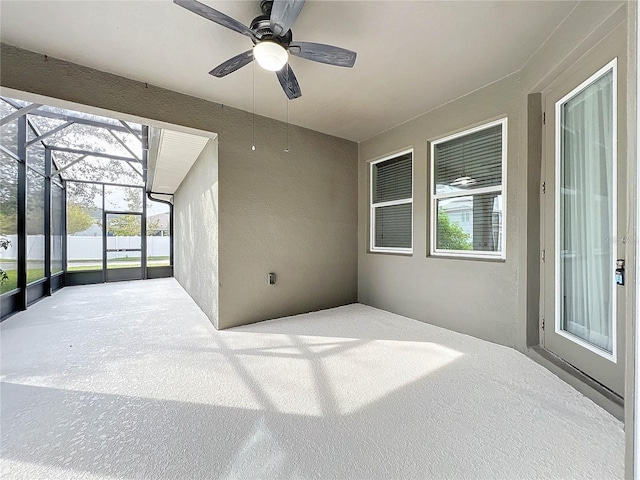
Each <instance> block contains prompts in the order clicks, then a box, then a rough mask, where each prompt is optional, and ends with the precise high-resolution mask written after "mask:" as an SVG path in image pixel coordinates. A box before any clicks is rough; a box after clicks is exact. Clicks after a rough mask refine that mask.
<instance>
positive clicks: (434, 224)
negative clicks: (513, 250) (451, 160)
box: [429, 117, 508, 260]
mask: <svg viewBox="0 0 640 480" xmlns="http://www.w3.org/2000/svg"><path fill="white" fill-rule="evenodd" d="M507 124H508V117H502V118H499V119H498V120H493V121H490V122H486V123H483V124H481V125H478V126H476V127H473V128H468V129H465V130H463V131H461V132H458V133H455V134H453V135H448V136H446V137H442V138H438V139H436V140H433V141H431V142H430V146H429V155H430V159H429V199H430V215H431V219H430V222H429V227H430V229H431V232H430V241H429V255H430V256H433V257H443V258H447V257H449V258H463V259H476V260H477V259H481V260H505V259H506V258H507V252H506V250H507V248H506V247H507V245H506V243H507V242H506V232H507V196H506V192H507V145H508V142H507V134H508V128H507ZM496 125H501V126H502V144H501V149H502V152H501V153H502V155H501V157H502V158H501V162H502V169H501V172H502V181H501V182H500V185H497V186H493V187H481V188H469V189H467V190H464V191H460V192H447V193H440V194H436V193H435V191H436V188H435V147H436V146H437V145H440V144H442V143H446V142H449V141H451V140H455V139H457V138H461V137H464V136H467V135H471V134H473V133H476V132H480V131H482V130H486V129H488V128H491V127H495V126H496ZM495 192H498V193H499V194H500V195H502V246H501V247H502V248H501V249H500V250H499V251H495V252H493V251H484V250H448V249H443V248H440V249H439V248H436V246H437V235H438V211H437V208H438V207H437V205H438V200H443V199H448V198H458V197H469V196H475V195H481V194H485V193H495Z"/></svg>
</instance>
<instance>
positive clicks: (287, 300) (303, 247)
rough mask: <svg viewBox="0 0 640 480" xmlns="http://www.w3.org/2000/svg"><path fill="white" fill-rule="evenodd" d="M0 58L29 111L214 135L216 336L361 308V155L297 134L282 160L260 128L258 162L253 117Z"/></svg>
mask: <svg viewBox="0 0 640 480" xmlns="http://www.w3.org/2000/svg"><path fill="white" fill-rule="evenodd" d="M0 53H1V58H0V62H1V63H2V73H1V75H0V83H1V85H2V86H3V87H7V88H10V89H15V90H19V91H22V92H27V95H29V94H32V95H31V97H30V98H31V99H34V98H38V96H44V97H47V98H42V100H43V101H44V102H45V103H46V101H47V99H60V100H63V101H67V102H75V103H77V104H81V105H88V106H91V107H97V108H98V109H103V110H104V111H108V112H114V113H117V114H118V115H119V116H120V117H121V118H125V119H135V120H138V121H139V120H144V121H145V122H146V123H148V124H150V125H152V126H156V127H167V126H168V127H169V128H171V126H172V125H180V126H185V127H190V128H193V129H198V130H201V131H205V132H213V133H217V134H218V180H219V182H218V202H219V204H218V282H219V297H218V311H219V316H218V327H219V328H227V327H231V326H234V325H240V324H244V323H250V322H255V321H259V320H266V319H269V318H275V317H279V316H282V315H292V314H296V313H301V312H306V311H311V310H316V309H322V308H328V307H335V306H338V305H343V304H347V303H352V302H354V301H355V300H356V294H357V250H356V248H357V207H356V202H357V190H356V183H357V180H356V178H357V149H358V146H357V144H355V143H353V142H350V141H347V140H343V139H339V138H336V137H331V136H328V135H324V134H321V133H318V132H313V131H311V130H307V129H303V128H298V127H293V126H292V127H290V146H289V148H290V152H289V153H285V152H284V148H285V146H286V124H284V123H282V122H277V121H275V120H270V119H266V118H263V117H259V116H258V117H256V126H255V132H256V151H255V152H254V151H252V150H251V138H252V131H253V130H252V115H251V114H250V113H247V112H243V111H240V110H235V109H233V108H229V107H226V106H223V105H219V104H215V103H211V102H207V101H205V100H202V99H199V98H195V97H190V96H187V95H183V94H180V93H176V92H172V91H169V90H165V89H162V88H158V87H154V86H152V85H147V84H144V83H140V82H136V81H133V80H129V79H126V78H123V77H119V76H116V75H112V74H109V73H105V72H100V71H97V70H94V69H91V68H87V67H84V66H81V65H77V64H73V63H69V62H65V61H62V60H58V59H55V58H51V57H49V58H46V57H44V56H43V55H40V54H36V53H33V52H29V51H27V50H22V49H19V48H16V47H12V46H8V45H5V44H3V45H2V48H1V51H0ZM33 94H35V95H33ZM121 114H124V116H123V115H121ZM185 198H186V197H185ZM181 208H182V207H181ZM180 248H181V247H180V246H179V245H176V249H180ZM198 253H200V252H198ZM208 253H210V252H207V251H205V252H202V255H206V254H208ZM269 272H276V274H277V275H278V283H277V285H275V286H271V287H269V285H268V284H267V274H268V273H269ZM214 322H215V320H214Z"/></svg>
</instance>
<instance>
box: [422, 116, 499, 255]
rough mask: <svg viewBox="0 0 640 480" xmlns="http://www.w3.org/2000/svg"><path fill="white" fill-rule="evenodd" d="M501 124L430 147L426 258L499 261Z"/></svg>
mask: <svg viewBox="0 0 640 480" xmlns="http://www.w3.org/2000/svg"><path fill="white" fill-rule="evenodd" d="M506 139H507V119H506V118H504V119H502V120H498V121H496V122H491V123H488V124H486V125H482V126H480V127H477V128H473V129H471V130H467V131H464V132H461V133H458V134H456V135H451V136H449V137H446V138H442V139H440V140H437V141H434V142H432V143H431V254H432V255H438V254H441V255H448V256H451V255H453V256H463V257H476V258H486V257H489V258H504V221H505V202H504V192H505V181H506Z"/></svg>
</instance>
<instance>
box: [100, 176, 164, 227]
mask: <svg viewBox="0 0 640 480" xmlns="http://www.w3.org/2000/svg"><path fill="white" fill-rule="evenodd" d="M140 193H141V191H140V189H137V188H130V189H129V190H127V191H126V192H125V194H124V200H125V201H126V202H127V209H128V210H129V211H130V212H142V196H141V195H140ZM140 219H141V216H140V215H116V216H114V217H113V218H111V219H110V220H109V224H108V229H109V233H110V234H112V235H115V236H117V237H136V236H139V235H140V231H141V225H140ZM147 220H148V219H147ZM159 227H160V223H159V221H158V220H152V221H149V220H148V221H147V232H153V231H157V230H158V229H159Z"/></svg>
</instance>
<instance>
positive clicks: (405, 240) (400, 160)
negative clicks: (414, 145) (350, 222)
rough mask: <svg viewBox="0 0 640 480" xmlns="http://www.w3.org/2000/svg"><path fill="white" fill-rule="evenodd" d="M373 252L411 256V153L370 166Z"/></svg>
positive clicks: (371, 245) (371, 247)
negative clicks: (407, 254)
mask: <svg viewBox="0 0 640 480" xmlns="http://www.w3.org/2000/svg"><path fill="white" fill-rule="evenodd" d="M370 165H371V166H370V168H371V171H370V177H369V178H370V179H371V200H370V201H371V222H370V225H371V227H370V229H371V240H370V250H371V251H372V252H396V253H411V252H412V248H413V241H412V236H413V151H412V150H409V151H406V152H402V153H400V154H397V155H394V156H393V157H387V158H383V159H381V160H377V161H375V162H371V164H370Z"/></svg>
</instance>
